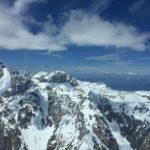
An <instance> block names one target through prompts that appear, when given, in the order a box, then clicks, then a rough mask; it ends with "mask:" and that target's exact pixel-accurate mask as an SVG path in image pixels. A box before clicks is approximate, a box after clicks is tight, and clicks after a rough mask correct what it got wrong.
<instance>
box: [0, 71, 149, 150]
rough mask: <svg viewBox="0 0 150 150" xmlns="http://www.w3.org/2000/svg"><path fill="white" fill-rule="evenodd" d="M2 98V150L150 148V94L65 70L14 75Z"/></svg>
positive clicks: (0, 115) (0, 138)
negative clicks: (81, 78)
mask: <svg viewBox="0 0 150 150" xmlns="http://www.w3.org/2000/svg"><path fill="white" fill-rule="evenodd" d="M11 77H12V86H11V88H10V89H9V90H8V91H7V92H5V93H4V94H3V95H2V96H1V97H0V150H132V149H136V150H150V91H136V92H125V91H118V90H113V89H111V88H109V87H108V86H107V85H106V84H104V83H91V82H85V81H81V80H77V79H76V78H74V77H72V76H70V75H69V74H67V73H65V72H63V71H55V72H51V73H49V72H39V73H37V74H35V75H31V74H28V73H25V72H15V71H14V72H12V73H11Z"/></svg>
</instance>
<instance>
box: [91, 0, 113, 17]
mask: <svg viewBox="0 0 150 150" xmlns="http://www.w3.org/2000/svg"><path fill="white" fill-rule="evenodd" d="M112 1H113V0H94V2H93V4H92V5H91V7H90V8H89V10H90V11H91V12H92V13H96V14H97V13H98V14H100V13H102V12H103V11H104V10H106V9H107V8H108V7H109V6H110V4H111V3H112Z"/></svg>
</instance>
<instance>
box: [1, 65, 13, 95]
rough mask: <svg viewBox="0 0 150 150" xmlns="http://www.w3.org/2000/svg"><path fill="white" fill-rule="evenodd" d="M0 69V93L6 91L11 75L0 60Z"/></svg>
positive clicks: (9, 84)
mask: <svg viewBox="0 0 150 150" xmlns="http://www.w3.org/2000/svg"><path fill="white" fill-rule="evenodd" d="M0 69H1V70H2V72H3V75H2V77H1V78H0V95H1V94H3V93H4V92H5V91H7V90H8V89H9V88H10V86H11V76H10V73H9V71H8V69H7V68H6V67H5V65H4V64H3V63H2V62H0Z"/></svg>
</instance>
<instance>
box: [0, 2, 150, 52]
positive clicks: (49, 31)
mask: <svg viewBox="0 0 150 150" xmlns="http://www.w3.org/2000/svg"><path fill="white" fill-rule="evenodd" d="M39 1H45V0H30V1H29V0H25V1H22V0H17V1H16V2H15V4H14V6H13V7H11V8H9V7H8V6H4V5H3V6H2V5H0V20H1V21H0V48H4V49H9V50H19V49H29V50H48V51H49V52H53V51H63V50H66V49H67V46H68V45H72V44H73V45H77V46H105V47H112V46H113V47H115V48H131V49H134V50H145V49H146V48H147V46H146V44H145V42H146V41H147V39H149V35H147V34H145V33H143V34H142V33H139V32H138V31H137V29H136V28H135V27H133V26H130V25H126V24H123V23H118V22H110V21H108V20H104V19H103V18H101V17H99V16H98V15H96V14H88V13H85V12H83V11H80V10H76V11H71V12H70V13H69V19H68V20H67V21H66V22H65V23H64V24H63V25H62V27H61V28H60V27H57V25H55V24H54V23H53V19H52V18H51V17H49V20H48V21H47V22H46V23H43V24H42V23H40V26H42V27H43V28H42V30H41V32H39V33H37V34H33V33H32V32H31V31H30V30H29V29H28V26H27V25H25V24H24V21H23V19H24V18H25V17H26V16H22V12H24V10H26V9H27V8H28V5H29V4H30V3H32V2H39ZM0 4H1V3H0ZM105 6H106V5H105ZM33 22H35V21H34V20H33ZM31 23H32V22H31Z"/></svg>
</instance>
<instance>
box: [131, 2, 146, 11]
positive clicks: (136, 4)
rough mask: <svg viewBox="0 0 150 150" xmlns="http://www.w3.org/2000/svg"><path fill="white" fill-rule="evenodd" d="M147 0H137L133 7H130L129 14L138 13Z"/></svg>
mask: <svg viewBox="0 0 150 150" xmlns="http://www.w3.org/2000/svg"><path fill="white" fill-rule="evenodd" d="M147 1H148V0H138V1H136V2H134V3H133V5H132V6H131V7H130V9H129V11H130V12H136V11H138V10H139V9H140V8H141V7H142V6H143V5H144V4H145V3H146V2H147Z"/></svg>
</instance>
